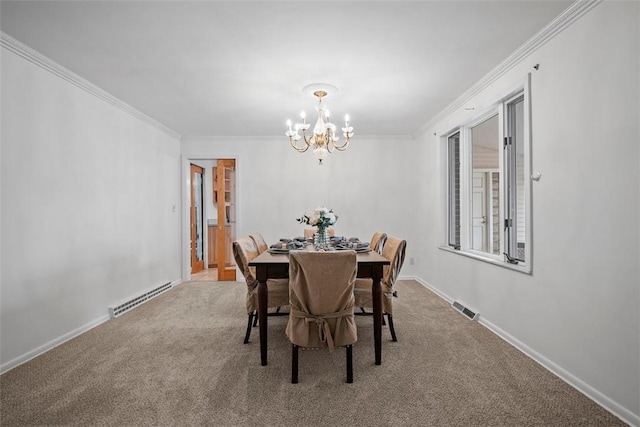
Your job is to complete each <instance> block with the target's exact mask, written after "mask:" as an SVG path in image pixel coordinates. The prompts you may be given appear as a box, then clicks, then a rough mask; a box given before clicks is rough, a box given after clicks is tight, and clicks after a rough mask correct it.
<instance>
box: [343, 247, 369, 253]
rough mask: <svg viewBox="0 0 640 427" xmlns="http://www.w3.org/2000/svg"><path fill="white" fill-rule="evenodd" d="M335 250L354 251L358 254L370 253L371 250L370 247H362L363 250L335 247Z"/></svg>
mask: <svg viewBox="0 0 640 427" xmlns="http://www.w3.org/2000/svg"><path fill="white" fill-rule="evenodd" d="M336 250H339V251H356V252H358V253H366V252H371V248H370V247H368V246H367V247H364V248H339V247H336Z"/></svg>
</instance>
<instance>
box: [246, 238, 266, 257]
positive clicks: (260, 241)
mask: <svg viewBox="0 0 640 427" xmlns="http://www.w3.org/2000/svg"><path fill="white" fill-rule="evenodd" d="M249 237H251V240H253V241H254V243H255V244H256V247H257V248H258V254H261V253H262V252H266V251H267V249H269V245H267V242H265V240H264V237H262V234H260V233H251V234H249Z"/></svg>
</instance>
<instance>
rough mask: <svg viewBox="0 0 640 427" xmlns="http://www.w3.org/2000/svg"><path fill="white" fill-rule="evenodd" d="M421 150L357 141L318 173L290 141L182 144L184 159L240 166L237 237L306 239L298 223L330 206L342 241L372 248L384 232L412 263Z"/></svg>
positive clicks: (408, 269)
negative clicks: (369, 243)
mask: <svg viewBox="0 0 640 427" xmlns="http://www.w3.org/2000/svg"><path fill="white" fill-rule="evenodd" d="M418 149H419V145H418V144H417V143H416V142H415V141H413V140H411V139H410V138H395V139H386V140H382V139H374V138H370V137H365V136H362V137H355V138H354V139H353V140H352V141H351V144H350V146H349V148H348V149H347V150H346V151H344V152H335V153H332V154H330V155H329V157H328V159H326V160H325V164H324V165H322V166H319V165H318V164H317V160H315V157H314V156H313V153H311V151H308V152H306V153H303V154H300V153H298V152H296V151H295V150H294V149H293V148H291V146H290V145H289V141H288V139H287V138H286V137H285V136H284V135H283V136H282V137H280V138H259V139H251V138H242V139H206V138H205V139H203V138H191V139H190V138H183V141H182V155H183V156H184V158H185V159H189V158H192V159H196V158H198V159H205V158H236V159H237V163H236V169H237V184H238V195H239V200H238V229H237V235H238V236H242V235H246V234H248V233H251V232H254V231H258V232H261V233H262V234H263V235H264V236H265V239H266V240H267V242H268V243H273V242H275V241H277V240H278V239H279V238H280V237H293V236H301V235H302V233H303V230H304V228H305V226H304V225H301V224H298V223H297V222H296V218H299V217H300V216H302V215H303V214H304V213H305V212H306V213H310V212H311V210H312V209H314V208H315V207H318V206H321V205H324V206H327V207H329V208H332V209H333V210H334V212H335V213H336V214H337V215H338V217H339V218H338V222H337V223H336V226H335V229H336V233H337V234H339V235H340V234H342V235H345V236H358V237H360V238H361V239H366V240H368V239H369V238H370V237H371V235H372V234H373V232H374V231H376V230H382V231H384V232H386V233H387V234H390V235H394V236H398V237H402V238H406V239H407V240H408V242H407V258H409V257H413V254H412V253H413V248H414V247H415V245H416V244H417V243H416V240H417V239H418V236H417V235H416V232H415V227H414V224H415V221H416V214H417V211H416V206H417V200H418V198H417V195H418V187H419V185H420V183H419V181H418V180H417V177H418V175H419V168H420V167H421V165H420V162H419V161H420V159H418V158H416V156H415V152H416V150H418ZM185 164H188V162H186V160H185ZM183 245H184V242H183ZM417 262H418V260H416V263H417ZM413 267H414V266H412V265H409V262H408V261H406V262H405V266H404V268H403V270H402V274H403V275H409V274H412V271H413Z"/></svg>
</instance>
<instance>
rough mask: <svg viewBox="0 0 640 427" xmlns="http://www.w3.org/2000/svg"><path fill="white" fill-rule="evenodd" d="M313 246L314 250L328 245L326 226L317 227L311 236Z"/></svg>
mask: <svg viewBox="0 0 640 427" xmlns="http://www.w3.org/2000/svg"><path fill="white" fill-rule="evenodd" d="M313 246H314V247H315V248H316V250H320V249H326V248H327V247H329V235H328V234H327V228H326V227H318V231H317V232H316V234H314V236H313Z"/></svg>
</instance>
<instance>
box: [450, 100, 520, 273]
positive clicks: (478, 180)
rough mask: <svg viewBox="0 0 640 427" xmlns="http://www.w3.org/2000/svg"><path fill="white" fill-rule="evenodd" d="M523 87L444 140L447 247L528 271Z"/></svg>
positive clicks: (452, 132) (455, 130)
mask: <svg viewBox="0 0 640 427" xmlns="http://www.w3.org/2000/svg"><path fill="white" fill-rule="evenodd" d="M527 99H528V93H527V91H525V88H521V89H520V90H518V91H516V92H515V93H512V94H511V95H509V96H508V97H505V98H504V99H502V100H500V102H498V103H497V104H495V105H493V106H492V107H490V108H488V109H486V110H485V111H484V112H483V113H482V114H481V115H478V116H477V117H475V118H474V119H473V120H471V121H469V122H467V123H465V124H463V125H461V126H460V127H458V128H456V129H454V130H453V131H451V132H450V133H449V134H447V135H446V138H445V140H446V144H447V149H446V153H447V154H446V155H447V159H446V166H447V247H449V248H451V249H453V250H456V251H459V252H460V253H463V254H465V255H469V256H472V257H477V258H480V259H482V260H485V261H489V262H493V263H498V264H500V265H506V266H511V267H513V268H516V269H519V270H523V271H527V272H530V271H531V257H530V253H531V238H530V236H531V226H530V225H531V221H530V205H531V203H530V196H529V195H530V180H529V179H528V178H527V177H528V176H529V175H530V168H529V164H530V159H529V152H530V148H529V138H528V129H529V117H530V114H529V108H528V107H527V102H528V101H527Z"/></svg>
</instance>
